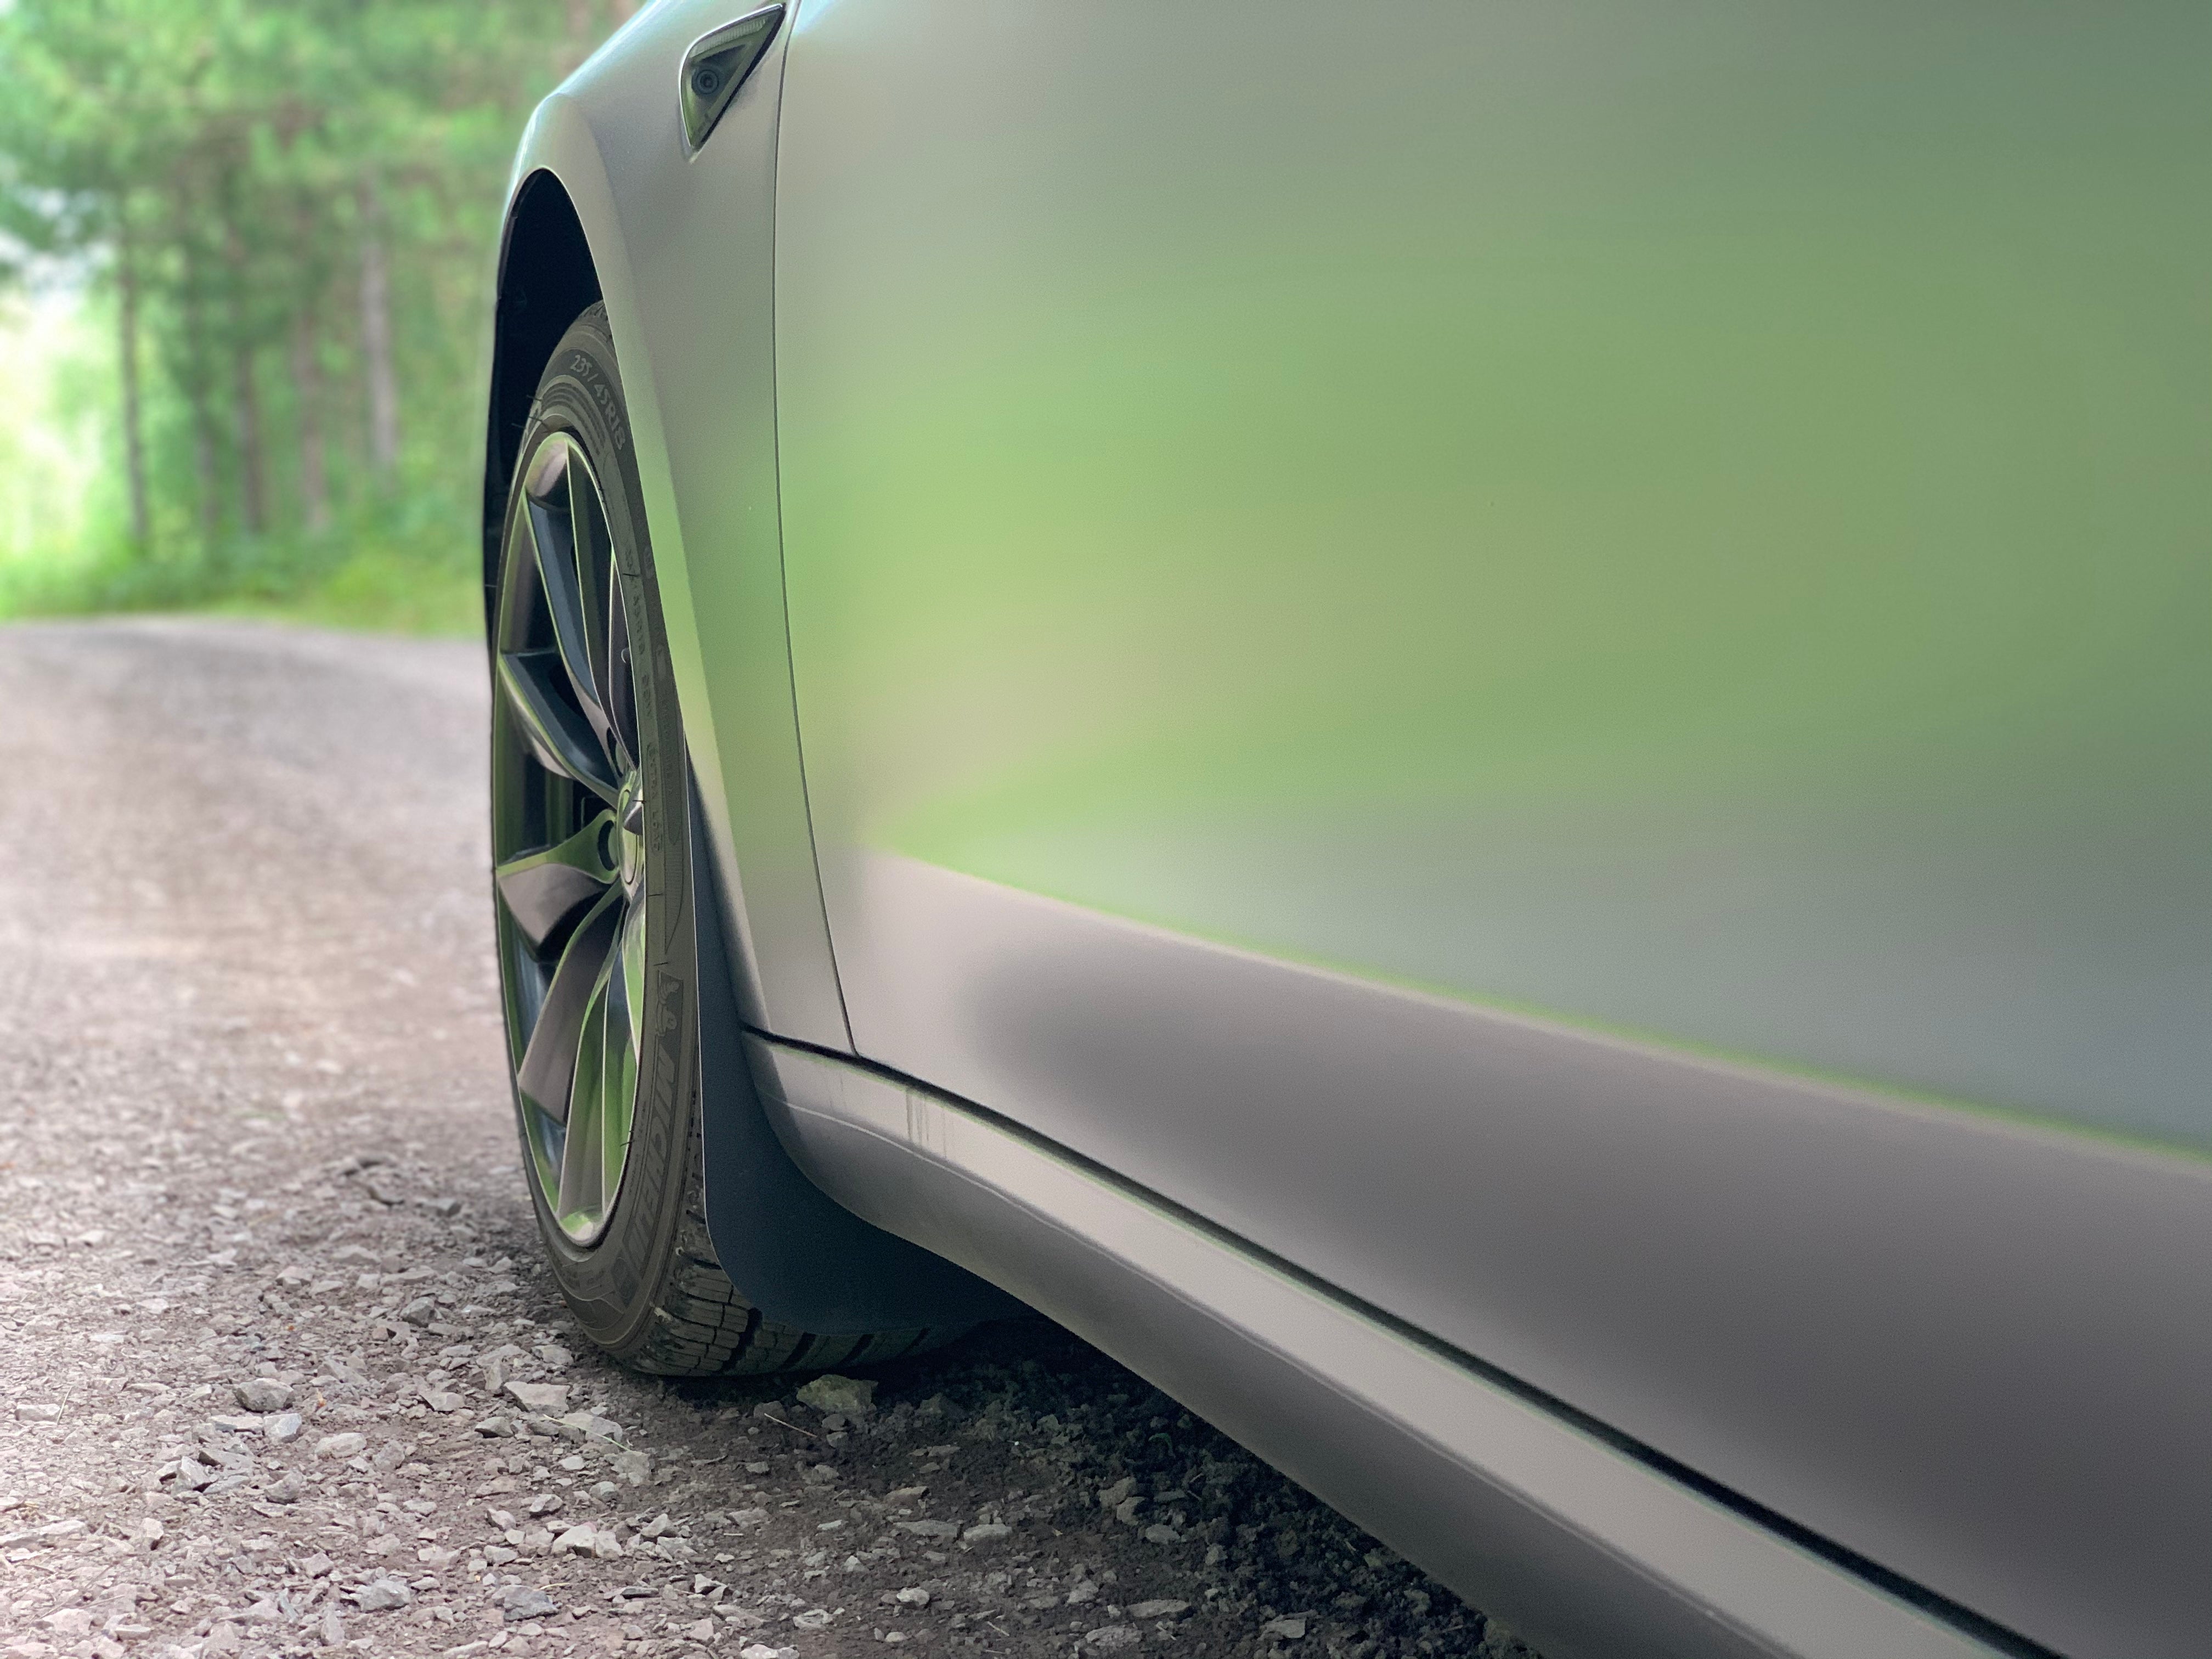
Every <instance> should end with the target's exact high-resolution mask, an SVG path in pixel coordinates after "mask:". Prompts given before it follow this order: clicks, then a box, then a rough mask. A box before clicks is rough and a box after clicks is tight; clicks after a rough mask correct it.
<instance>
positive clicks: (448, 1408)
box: [422, 1389, 469, 1413]
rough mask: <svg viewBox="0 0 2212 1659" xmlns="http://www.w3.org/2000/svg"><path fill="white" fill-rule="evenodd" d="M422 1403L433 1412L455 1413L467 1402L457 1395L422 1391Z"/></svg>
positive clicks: (430, 1390)
mask: <svg viewBox="0 0 2212 1659" xmlns="http://www.w3.org/2000/svg"><path fill="white" fill-rule="evenodd" d="M422 1403H423V1404H424V1405H426V1406H428V1407H429V1408H430V1409H431V1410H432V1411H434V1412H441V1413H444V1412H457V1411H459V1410H460V1408H461V1407H464V1406H465V1405H467V1404H468V1403H469V1402H468V1401H465V1400H464V1399H463V1398H462V1397H461V1396H460V1395H457V1394H448V1393H447V1392H445V1391H444V1390H443V1389H423V1390H422Z"/></svg>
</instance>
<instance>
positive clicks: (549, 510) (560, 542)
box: [524, 445, 600, 724]
mask: <svg viewBox="0 0 2212 1659" xmlns="http://www.w3.org/2000/svg"><path fill="white" fill-rule="evenodd" d="M562 454H563V456H564V458H565V463H566V464H565V465H562V467H561V470H560V472H559V474H558V475H556V477H554V478H552V479H551V480H549V481H548V483H549V484H550V487H549V488H547V489H544V490H543V492H542V493H541V491H539V490H538V489H531V490H529V491H527V492H526V495H525V497H524V505H525V507H526V508H527V516H528V518H529V520H530V533H531V539H532V542H533V543H534V544H535V545H536V547H537V550H538V587H539V591H540V592H543V593H544V595H545V608H546V610H547V611H550V612H551V613H552V617H553V634H554V637H555V638H556V639H557V640H558V641H560V644H561V659H562V665H564V666H565V667H566V668H567V669H568V684H569V685H570V686H571V688H573V689H574V691H575V694H576V699H577V701H578V702H580V703H582V704H583V706H584V708H585V709H586V711H592V710H596V709H598V708H599V707H600V698H599V680H598V678H597V677H596V676H595V675H594V674H593V673H592V650H591V619H592V615H593V613H594V612H595V611H597V610H598V608H599V607H598V605H597V603H596V602H595V601H594V600H593V599H592V597H591V592H590V589H591V584H590V583H589V582H588V581H586V580H583V579H582V576H581V574H580V571H579V569H578V561H577V554H578V552H579V548H578V546H577V542H578V539H579V538H578V536H577V533H576V532H577V528H578V526H577V524H576V520H575V501H576V497H577V495H579V494H581V495H587V496H588V495H592V494H593V493H594V492H593V491H592V484H591V480H590V478H589V477H587V476H586V473H585V471H584V469H583V468H581V467H580V466H578V465H575V460H574V454H573V453H572V452H569V451H568V448H567V447H566V446H565V445H563V446H562ZM596 723H597V722H594V724H596Z"/></svg>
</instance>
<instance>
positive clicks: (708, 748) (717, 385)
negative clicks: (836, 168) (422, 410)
mask: <svg viewBox="0 0 2212 1659" xmlns="http://www.w3.org/2000/svg"><path fill="white" fill-rule="evenodd" d="M722 4H724V0H675V3H669V4H664V5H662V6H660V7H657V8H655V9H654V10H653V12H652V13H648V14H643V15H641V16H640V17H639V18H638V20H637V21H635V23H633V24H632V25H631V26H630V27H628V28H626V29H625V30H624V31H623V34H622V35H621V36H620V37H619V38H618V39H617V40H615V41H613V42H611V43H610V45H609V46H607V47H606V48H604V49H603V50H602V51H601V52H599V53H598V54H597V55H596V56H594V57H593V58H592V60H591V61H590V62H589V63H587V64H586V65H585V66H584V67H583V68H582V69H581V70H579V71H578V72H577V73H576V75H575V76H573V77H571V79H570V80H569V81H568V82H567V83H566V84H564V85H563V86H562V88H560V89H559V90H558V91H556V92H555V93H554V94H552V95H551V96H550V97H549V98H548V99H547V100H545V102H544V104H542V105H541V106H539V108H538V112H537V113H536V115H535V116H534V117H533V118H532V121H531V124H530V128H529V130H528V131H527V132H526V134H525V136H524V138H523V141H522V146H521V149H520V155H519V157H518V160H517V163H516V167H515V170H514V173H513V179H514V183H513V186H512V188H511V189H510V191H509V192H508V197H507V212H506V216H505V220H504V223H503V226H502V230H501V243H500V255H499V262H498V268H497V287H496V290H495V306H494V329H493V341H492V351H491V361H490V376H489V398H488V404H487V408H486V414H485V428H484V429H485V434H486V444H485V458H484V531H483V533H484V538H485V539H484V556H485V566H484V569H485V578H486V582H487V594H486V597H487V602H488V604H489V598H490V593H489V583H490V582H491V580H493V579H494V576H495V572H496V569H497V560H498V553H499V546H500V537H501V530H502V528H503V526H504V522H505V517H506V511H507V491H508V487H509V481H510V479H511V478H512V477H513V467H514V464H515V461H516V459H517V452H518V449H519V447H520V440H521V437H522V435H523V432H524V430H525V428H526V426H527V424H528V421H529V415H530V409H531V406H532V402H533V401H534V398H535V395H536V391H537V386H538V380H539V378H540V376H541V375H542V374H544V368H545V366H546V364H547V363H548V362H550V361H551V357H552V354H553V351H554V349H555V347H556V345H557V344H558V343H559V341H560V338H561V337H562V333H563V332H564V331H566V330H567V328H568V325H569V324H570V323H571V322H573V321H574V319H575V318H576V317H577V315H579V314H580V313H582V312H583V311H584V310H586V308H587V307H590V306H592V305H593V304H596V303H602V302H603V303H605V306H606V307H607V314H608V323H609V326H610V329H611V332H612V334H613V337H614V341H615V345H616V349H617V356H618V358H619V360H620V364H621V371H622V381H623V399H624V402H625V404H627V405H628V409H627V414H628V417H629V435H630V438H631V440H632V442H633V444H634V447H635V459H636V462H637V470H638V482H639V487H640V490H641V507H642V510H643V512H644V514H645V517H646V522H647V529H648V533H649V534H650V536H651V538H652V542H653V556H654V563H655V566H656V568H657V570H658V573H659V578H660V581H659V586H660V594H661V603H662V608H663V611H664V619H665V623H666V631H667V637H668V644H669V652H670V656H671V666H672V667H673V669H674V671H675V678H676V683H677V696H678V705H679V707H680V708H681V709H682V711H683V716H684V726H685V736H686V741H687V744H688V746H689V747H690V751H691V752H690V760H691V776H692V781H693V793H694V802H693V811H692V814H691V823H692V833H691V842H692V861H693V872H694V879H695V884H696V890H697V892H698V893H699V896H700V897H699V902H700V909H699V917H698V920H699V924H700V925H699V927H698V930H697V932H698V938H699V949H700V951H701V955H702V961H701V963H700V975H699V982H700V1000H701V1006H700V1011H699V1012H700V1043H701V1067H702V1079H701V1082H702V1087H701V1119H702V1129H703V1131H704V1137H703V1138H704V1141H705V1146H704V1154H705V1161H706V1182H705V1195H706V1211H707V1216H706V1219H707V1223H708V1233H709V1236H710V1237H711V1238H712V1241H713V1243H714V1249H715V1251H716V1254H717V1255H719V1256H720V1262H721V1266H722V1267H723V1269H724V1271H725V1272H726V1273H727V1274H728V1276H729V1278H730V1279H731V1281H732V1284H734V1285H736V1286H737V1288H738V1291H740V1292H741V1293H742V1294H743V1295H744V1297H745V1298H746V1299H747V1300H748V1301H750V1302H751V1303H752V1304H754V1305H755V1306H756V1307H757V1308H758V1309H759V1310H761V1312H762V1313H763V1314H764V1315H765V1316H768V1317H769V1318H772V1319H776V1320H780V1321H782V1322H787V1323H789V1324H793V1325H798V1326H802V1327H804V1328H807V1329H810V1330H814V1331H817V1332H821V1333H823V1334H839V1333H845V1332H854V1331H862V1330H877V1329H885V1328H898V1327H903V1326H922V1325H930V1326H942V1325H948V1324H958V1323H964V1322H969V1321H973V1320H976V1319H981V1318H991V1317H997V1316H1005V1315H1007V1314H1012V1313H1017V1312H1019V1311H1022V1309H1021V1304H1019V1303H1018V1302H1016V1301H1014V1300H1013V1298H1012V1297H1008V1296H1006V1294H1005V1293H1004V1292H1003V1291H999V1290H997V1289H996V1288H995V1287H994V1286H992V1285H988V1284H987V1283H985V1282H984V1281H982V1280H981V1279H976V1278H975V1277H974V1276H973V1275H971V1274H970V1273H968V1272H967V1271H966V1270H965V1269H964V1268H961V1267H955V1266H953V1265H952V1264H951V1263H950V1262H948V1261H945V1260H944V1259H943V1258H942V1257H940V1256H938V1255H933V1254H932V1253H931V1252H929V1251H927V1250H926V1249H922V1248H921V1247H920V1246H917V1245H915V1244H912V1243H908V1242H907V1241H906V1240H904V1239H902V1238H900V1237H897V1236H896V1235H894V1234H891V1233H889V1232H886V1231H883V1230H881V1229H879V1228H878V1227H875V1226H873V1225H871V1224H869V1223H867V1222H866V1221H863V1220H861V1219H860V1218H859V1217H857V1216H855V1215H854V1214H853V1213H852V1212H850V1211H848V1210H846V1209H844V1208H843V1207H842V1206H840V1205H838V1204H837V1203H836V1201H835V1200H832V1199H830V1198H829V1197H828V1196H827V1195H825V1194H823V1192H822V1190H821V1189H820V1188H818V1187H817V1186H816V1185H815V1184H814V1183H813V1182H811V1180H810V1179H809V1178H808V1177H807V1176H805V1175H804V1174H802V1173H801V1172H800V1170H799V1167H798V1165H797V1164H794V1163H793V1161H792V1160H791V1158H790V1156H789V1154H788V1153H787V1152H786V1151H785V1150H784V1148H783V1146H782V1143H781V1141H780V1140H779V1139H777V1138H776V1135H775V1132H774V1130H773V1129H772V1128H771V1127H769V1121H768V1119H767V1116H766V1115H765V1113H764V1112H763V1109H762V1107H761V1104H760V1102H759V1099H758V1097H757V1093H756V1091H755V1086H754V1079H753V1078H752V1076H751V1074H750V1070H749V1069H748V1067H747V1066H746V1063H745V1060H744V1054H743V1053H742V1050H741V1048H740V1046H739V1038H740V1033H741V1031H742V1030H744V1029H745V1028H746V1027H750V1028H753V1029H756V1030H770V1031H774V1032H775V1033H776V1034H778V1035H780V1036H787V1037H793V1038H796V1039H798V1040H800V1041H804V1042H812V1043H815V1044H817V1045H819V1046H822V1047H823V1048H829V1049H831V1050H839V1051H842V1050H848V1049H849V1047H850V1042H851V1036H850V1033H849V1030H848V1028H847V1026H846V1024H845V1019H844V1009H843V1001H842V995H841V994H840V993H839V991H838V988H837V986H836V970H835V965H834V962H833V960H832V958H831V957H830V954H829V932H828V922H827V921H826V918H825V917H824V916H823V909H822V900H821V889H820V884H819V879H818V877H817V873H816V871H815V867H814V848H813V839H812V834H811V826H810V825H809V824H808V822H807V818H806V805H805V782H804V777H803V774H802V772H801V769H800V766H799V743H798V726H797V710H796V708H795V706H794V705H793V702H792V700H791V698H792V693H791V675H790V657H789V641H788V636H787V631H786V626H785V620H784V615H783V579H782V564H781V559H782V550H781V526H780V519H779V516H778V512H777V507H776V488H775V443H774V429H775V381H774V367H773V343H772V331H771V319H772V313H773V288H774V282H773V278H774V270H773V260H772V241H771V238H772V234H773V204H774V168H775V121H776V102H775V100H776V98H777V96H778V94H779V93H780V88H781V58H782V45H783V42H782V40H781V39H779V40H777V42H776V43H775V46H773V47H772V48H771V51H770V52H769V55H768V56H766V57H764V58H763V60H762V62H761V64H760V65H759V67H758V68H757V70H756V71H755V73H754V75H753V76H752V78H751V82H750V83H749V85H748V86H747V88H745V89H744V91H743V92H742V93H741V94H739V97H738V100H737V101H736V103H734V104H733V105H732V107H731V109H730V111H729V112H727V113H726V115H725V116H724V118H723V119H722V121H721V123H720V126H719V127H718V129H717V131H716V133H715V136H714V139H713V141H712V146H711V148H709V149H707V150H705V151H703V152H702V155H701V156H700V157H699V158H696V159H697V160H698V161H702V162H704V163H708V165H702V166H693V165H690V161H692V159H693V158H690V157H688V156H687V155H685V154H684V151H683V149H682V148H681V137H680V133H679V132H678V130H677V127H676V110H675V103H674V99H673V97H672V96H667V97H665V98H664V97H663V96H662V94H663V90H664V88H667V87H670V86H672V84H673V79H674V77H673V74H672V68H673V64H674V63H675V61H676V58H677V57H678V55H679V54H680V52H681V51H682V49H683V46H684V45H685V44H686V43H688V41H689V40H691V39H692V38H694V36H695V35H696V33H699V32H700V31H701V30H702V29H703V28H704V27H708V21H702V20H710V21H720V16H719V15H717V13H716V12H715V10H714V8H715V7H716V6H717V5H722ZM664 104H665V107H663V106H664ZM702 283H703V284H704V286H703V287H702ZM656 344H658V345H659V347H660V349H658V350H656V349H655V347H656ZM687 345H688V347H689V348H690V349H680V348H682V347H684V346H687ZM702 427H703V428H705V429H704V430H702ZM695 451H696V452H697V453H694V452H695ZM732 454H735V455H737V456H738V457H740V458H741V459H739V461H738V464H737V465H732V464H731V461H730V457H731V455H732ZM710 462H711V463H712V464H710ZM732 491H734V492H735V493H734V494H732ZM487 614H489V611H488V613H487ZM708 639H712V641H713V642H714V649H713V650H712V651H709V650H708V648H707V644H706V642H707V641H708ZM736 780H742V781H743V787H742V788H738V787H732V786H733V781H736Z"/></svg>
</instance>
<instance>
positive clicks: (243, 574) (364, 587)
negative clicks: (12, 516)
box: [0, 526, 483, 638]
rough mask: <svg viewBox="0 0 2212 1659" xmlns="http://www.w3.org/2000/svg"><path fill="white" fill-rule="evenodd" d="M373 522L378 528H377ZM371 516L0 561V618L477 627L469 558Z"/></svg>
mask: <svg viewBox="0 0 2212 1659" xmlns="http://www.w3.org/2000/svg"><path fill="white" fill-rule="evenodd" d="M380 531H381V532H382V533H380ZM421 542H422V538H416V537H410V536H405V535H398V534H393V533H392V532H391V531H390V530H388V529H384V528H383V527H381V526H368V527H364V528H363V529H362V531H361V532H356V533H355V534H352V535H347V536H333V537H325V538H319V540H317V541H315V542H313V543H307V542H294V541H289V540H278V539H274V538H272V539H270V540H268V541H265V542H263V543H260V544H238V543H234V544H226V545H222V546H218V547H216V548H214V549H211V550H207V551H205V552H197V551H196V552H192V553H188V554H180V555H177V556H169V557H161V556H150V557H149V556H143V555H140V554H137V553H136V552H133V551H131V550H129V549H127V548H120V547H114V546H109V547H106V548H95V549H93V550H84V551H80V552H76V553H74V554H65V555H49V556H44V557H39V558H17V559H13V560H8V561H0V620H7V619H9V618H15V617H63V616H92V615H100V614H112V613H117V612H128V613H136V614H145V613H150V612H167V613H172V614H174V613H185V614H193V613H197V614H202V615H216V616H231V617H257V618H261V619H264V620H268V621H274V622H286V623H299V624H302V625H307V626H313V627H321V628H338V629H358V630H362V631H368V632H376V633H398V634H417V635H443V636H450V637H463V638H465V637H471V636H477V635H481V634H482V633H483V587H482V586H481V585H480V580H479V577H478V575H477V571H476V569H475V568H474V565H473V563H472V562H469V561H467V560H465V558H456V557H453V556H447V555H443V554H441V553H431V554H426V553H424V552H422V551H419V550H418V548H419V547H420V545H421Z"/></svg>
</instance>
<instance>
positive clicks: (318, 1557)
mask: <svg viewBox="0 0 2212 1659" xmlns="http://www.w3.org/2000/svg"><path fill="white" fill-rule="evenodd" d="M292 1565H294V1566H295V1567H297V1568H298V1569H299V1570H300V1571H301V1572H302V1573H303V1574H305V1575H306V1576H307V1577H309V1578H320V1577H322V1576H323V1575H324V1574H325V1573H326V1572H328V1571H330V1570H331V1568H332V1567H334V1566H336V1565H337V1562H335V1561H333V1560H331V1558H330V1557H329V1556H327V1555H325V1554H324V1553H322V1552H321V1551H320V1550H317V1551H316V1552H315V1553H313V1555H309V1556H304V1557H302V1558H301V1559H299V1560H297V1561H295V1562H294V1563H293V1564H292Z"/></svg>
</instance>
